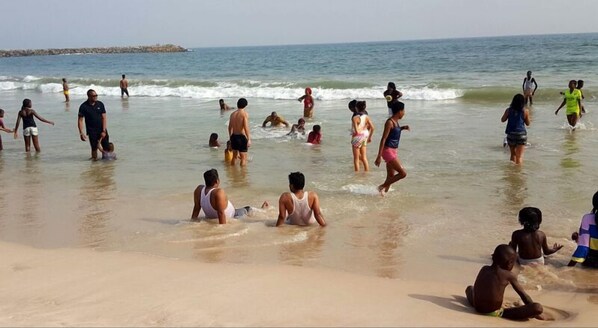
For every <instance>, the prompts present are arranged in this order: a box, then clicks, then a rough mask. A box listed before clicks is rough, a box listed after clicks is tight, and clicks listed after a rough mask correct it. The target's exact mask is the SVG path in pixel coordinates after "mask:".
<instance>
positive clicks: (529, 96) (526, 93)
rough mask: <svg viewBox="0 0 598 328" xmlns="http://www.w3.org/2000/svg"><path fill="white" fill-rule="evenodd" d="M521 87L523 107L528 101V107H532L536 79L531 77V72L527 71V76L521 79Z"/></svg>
mask: <svg viewBox="0 0 598 328" xmlns="http://www.w3.org/2000/svg"><path fill="white" fill-rule="evenodd" d="M521 87H522V88H523V97H524V98H525V105H526V106H527V102H528V100H529V105H530V106H532V105H533V104H534V101H533V97H534V94H535V93H536V89H538V83H536V79H535V78H533V77H532V71H527V76H526V77H524V78H523V85H522V86H521Z"/></svg>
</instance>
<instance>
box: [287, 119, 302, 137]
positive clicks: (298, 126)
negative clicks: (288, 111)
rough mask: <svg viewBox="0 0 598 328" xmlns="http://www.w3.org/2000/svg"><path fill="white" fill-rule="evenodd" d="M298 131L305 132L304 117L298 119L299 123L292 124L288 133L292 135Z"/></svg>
mask: <svg viewBox="0 0 598 328" xmlns="http://www.w3.org/2000/svg"><path fill="white" fill-rule="evenodd" d="M298 133H301V134H305V120H304V119H303V117H302V118H300V119H299V120H298V121H297V124H293V125H292V126H291V131H290V132H289V133H287V135H288V136H290V135H295V134H298Z"/></svg>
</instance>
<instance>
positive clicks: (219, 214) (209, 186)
mask: <svg viewBox="0 0 598 328" xmlns="http://www.w3.org/2000/svg"><path fill="white" fill-rule="evenodd" d="M203 178H204V181H205V183H206V184H205V185H199V186H197V188H195V192H194V193H193V200H194V203H195V204H194V206H193V213H192V214H191V220H198V218H199V212H200V211H201V210H202V209H203V212H204V214H205V218H206V219H218V223H219V224H225V223H226V219H227V218H240V217H243V216H245V215H247V214H248V213H249V210H250V209H251V207H249V206H245V207H242V208H239V209H235V207H234V206H233V204H232V203H231V202H230V201H229V200H228V197H226V193H225V192H224V190H223V189H222V188H219V186H220V178H219V177H218V171H217V170H216V169H211V170H208V171H206V172H204V174H203Z"/></svg>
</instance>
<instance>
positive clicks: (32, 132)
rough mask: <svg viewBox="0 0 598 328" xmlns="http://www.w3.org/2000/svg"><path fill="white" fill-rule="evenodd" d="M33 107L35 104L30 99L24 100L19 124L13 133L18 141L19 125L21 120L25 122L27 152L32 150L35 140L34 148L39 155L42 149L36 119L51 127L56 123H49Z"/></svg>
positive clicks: (24, 136)
mask: <svg viewBox="0 0 598 328" xmlns="http://www.w3.org/2000/svg"><path fill="white" fill-rule="evenodd" d="M32 105H33V103H32V102H31V100H30V99H24V100H23V106H22V107H21V110H20V111H19V112H18V113H17V122H16V123H15V128H14V130H13V131H14V136H15V139H17V138H18V137H19V123H21V120H23V139H24V141H25V151H26V152H29V150H30V149H31V140H32V139H33V147H34V148H35V151H36V152H38V153H39V152H40V151H41V148H40V147H39V140H38V138H37V135H38V132H37V125H36V124H35V119H34V118H37V119H38V120H40V121H42V122H44V123H47V124H51V125H54V122H52V121H48V120H46V119H45V118H43V117H41V116H39V115H38V114H37V112H36V111H35V110H34V109H33V108H31V107H32Z"/></svg>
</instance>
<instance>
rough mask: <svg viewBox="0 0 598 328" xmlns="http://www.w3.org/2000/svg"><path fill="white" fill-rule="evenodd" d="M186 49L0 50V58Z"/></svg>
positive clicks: (166, 46)
mask: <svg viewBox="0 0 598 328" xmlns="http://www.w3.org/2000/svg"><path fill="white" fill-rule="evenodd" d="M186 51H188V50H187V49H185V48H183V47H181V46H177V45H174V44H157V45H153V46H138V47H108V48H64V49H29V50H0V58H1V57H23V56H50V55H69V54H124V53H150V52H186Z"/></svg>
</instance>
